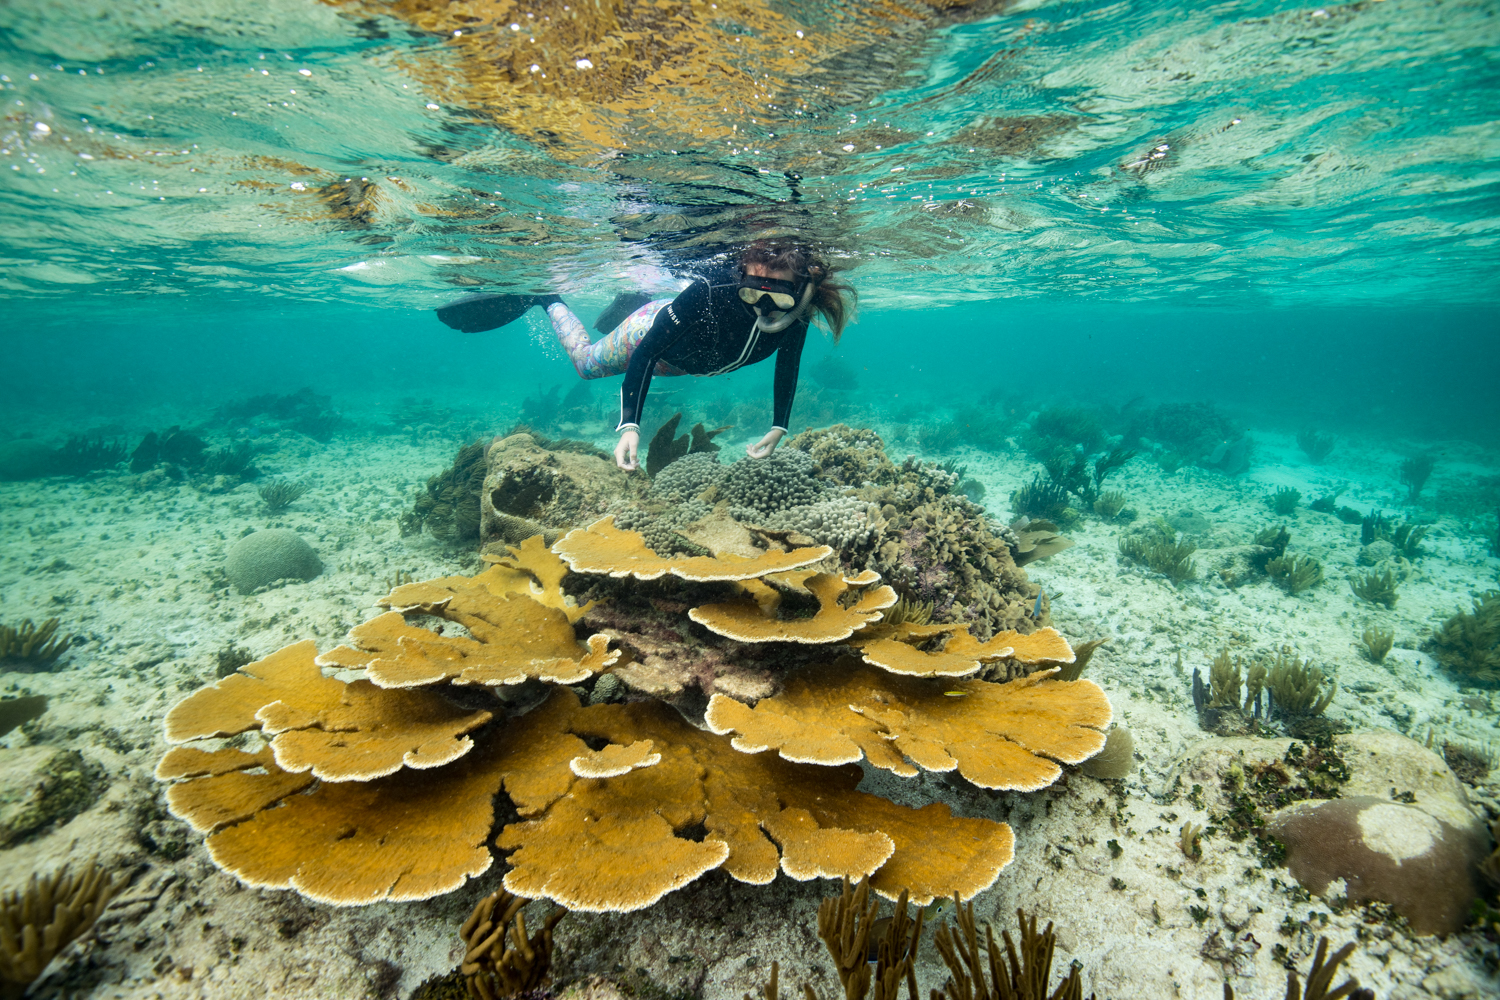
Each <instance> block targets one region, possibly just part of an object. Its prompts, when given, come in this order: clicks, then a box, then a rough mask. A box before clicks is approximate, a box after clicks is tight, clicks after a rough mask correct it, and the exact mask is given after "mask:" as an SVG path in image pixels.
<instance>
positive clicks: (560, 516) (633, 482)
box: [479, 433, 650, 553]
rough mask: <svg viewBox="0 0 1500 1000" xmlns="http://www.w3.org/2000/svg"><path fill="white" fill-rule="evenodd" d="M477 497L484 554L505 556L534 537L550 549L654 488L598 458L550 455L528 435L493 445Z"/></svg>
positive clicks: (568, 452)
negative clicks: (573, 531)
mask: <svg viewBox="0 0 1500 1000" xmlns="http://www.w3.org/2000/svg"><path fill="white" fill-rule="evenodd" d="M485 462H486V463H487V467H488V472H487V473H486V475H485V479H484V489H483V491H482V492H481V493H480V497H479V540H480V545H481V550H482V551H485V552H497V553H502V552H504V551H505V547H506V546H507V545H516V544H519V543H520V542H522V541H523V540H525V539H527V538H530V537H531V536H532V535H541V536H542V537H543V539H544V540H545V541H546V542H547V544H549V545H550V544H551V543H552V542H554V541H556V540H557V539H558V538H560V537H561V536H562V535H564V534H567V532H568V531H570V530H571V529H573V528H575V527H578V526H579V525H584V524H589V523H591V522H593V521H596V520H598V519H599V517H600V516H602V515H603V514H605V513H608V512H609V510H610V509H611V506H612V505H615V504H618V503H619V502H620V501H622V500H629V499H632V498H634V497H638V496H640V495H641V494H643V493H645V491H646V490H647V488H648V487H649V486H650V482H649V481H648V480H647V479H646V477H644V476H632V475H630V474H629V473H627V472H625V471H623V470H621V469H619V468H616V467H615V464H614V463H613V462H611V461H609V460H607V459H603V458H600V457H598V456H597V455H588V454H582V453H579V452H576V451H548V450H546V449H544V448H542V447H540V446H538V445H537V442H536V439H535V438H533V437H532V436H531V435H530V434H525V433H520V434H512V435H511V436H510V437H506V438H501V439H499V440H497V441H495V442H494V443H493V444H491V445H490V447H489V450H488V451H487V452H486V453H485Z"/></svg>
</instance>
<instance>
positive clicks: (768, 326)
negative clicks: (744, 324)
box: [755, 281, 818, 333]
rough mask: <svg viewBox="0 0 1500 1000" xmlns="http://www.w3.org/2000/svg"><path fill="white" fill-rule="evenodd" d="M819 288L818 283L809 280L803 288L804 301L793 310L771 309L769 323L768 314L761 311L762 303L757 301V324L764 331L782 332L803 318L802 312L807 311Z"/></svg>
mask: <svg viewBox="0 0 1500 1000" xmlns="http://www.w3.org/2000/svg"><path fill="white" fill-rule="evenodd" d="M817 290H818V288H817V285H815V284H814V283H813V282H811V281H809V282H808V283H807V285H806V287H804V288H803V289H802V301H800V302H798V303H797V307H796V308H795V309H793V310H792V311H791V312H779V311H777V310H774V309H773V310H771V312H770V314H769V315H770V316H771V317H773V318H772V319H771V321H770V322H769V323H768V322H766V316H767V314H766V313H763V312H761V311H760V304H759V303H757V304H756V306H755V315H756V317H757V319H756V320H755V325H756V326H758V327H760V329H761V332H763V333H780V332H781V331H782V330H785V329H786V328H787V327H789V326H791V325H792V324H793V323H795V322H797V321H798V320H799V319H801V318H802V314H803V313H805V312H807V306H808V304H809V303H810V302H812V297H813V293H814V292H816V291H817Z"/></svg>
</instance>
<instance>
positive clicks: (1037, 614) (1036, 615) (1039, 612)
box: [1031, 590, 1044, 618]
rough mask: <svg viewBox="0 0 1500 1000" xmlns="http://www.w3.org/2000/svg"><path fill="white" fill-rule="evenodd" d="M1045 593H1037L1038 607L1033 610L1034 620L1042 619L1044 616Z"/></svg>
mask: <svg viewBox="0 0 1500 1000" xmlns="http://www.w3.org/2000/svg"><path fill="white" fill-rule="evenodd" d="M1043 593H1044V591H1040V590H1038V591H1037V592H1036V607H1034V608H1032V609H1031V617H1033V618H1040V617H1041V615H1042V594H1043Z"/></svg>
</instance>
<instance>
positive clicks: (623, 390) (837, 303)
mask: <svg viewBox="0 0 1500 1000" xmlns="http://www.w3.org/2000/svg"><path fill="white" fill-rule="evenodd" d="M834 270H835V269H834V268H832V267H830V266H829V265H828V264H827V262H826V261H824V260H823V259H822V257H821V256H819V254H818V253H817V252H816V251H814V250H813V249H812V248H811V247H808V246H806V245H804V244H799V243H790V242H773V241H757V242H754V243H751V244H750V245H749V246H747V247H745V249H744V250H743V251H741V253H740V258H739V261H738V262H737V263H736V264H732V265H722V266H719V267H716V268H713V269H710V270H707V271H705V272H702V273H699V274H695V275H694V276H693V280H692V283H691V284H689V285H688V287H687V288H685V289H683V290H682V291H681V292H680V293H678V295H677V297H676V298H674V299H656V300H653V301H649V302H645V303H644V304H640V298H641V297H640V296H634V297H631V298H627V297H626V296H621V297H620V298H619V299H616V300H615V306H613V307H611V308H610V309H608V310H606V311H605V315H604V316H602V317H600V319H601V323H600V324H598V325H600V326H603V325H604V323H603V322H602V321H604V320H606V319H608V318H611V315H612V314H613V315H615V316H617V315H618V314H619V311H620V309H619V307H620V306H621V300H622V299H626V300H627V301H628V304H629V306H632V307H634V308H633V311H630V312H629V315H627V316H625V318H624V320H623V321H622V322H620V323H619V325H618V326H616V327H614V329H613V330H611V331H610V332H609V333H608V334H606V335H605V337H604V339H603V340H600V341H598V342H597V343H590V342H589V334H588V331H587V330H585V329H584V326H583V323H581V322H580V321H579V319H578V317H577V316H575V315H573V311H572V310H571V309H569V308H568V307H567V306H566V305H564V304H563V302H562V300H561V299H559V298H558V297H557V296H555V295H544V296H528V295H475V296H469V297H467V298H464V299H459V300H458V301H456V302H452V303H450V304H448V305H446V306H443V307H442V308H441V309H439V310H438V317H439V318H440V319H442V321H443V322H444V323H447V324H448V325H449V326H451V327H454V328H455V329H459V330H465V331H469V332H475V331H479V330H492V329H494V328H495V327H497V326H504V325H505V324H506V323H509V322H511V321H513V320H515V319H517V318H519V317H520V315H521V314H522V313H524V312H525V311H526V310H527V309H529V308H530V307H531V306H533V305H541V306H545V307H546V309H547V317H548V318H549V319H550V320H551V321H552V328H553V329H554V330H555V331H556V332H557V342H558V343H559V344H561V345H562V347H563V349H564V350H565V351H567V352H568V357H569V358H570V359H572V362H573V367H574V368H576V369H577V370H578V374H579V376H580V377H581V378H606V377H608V376H611V375H620V374H623V375H624V376H625V381H624V382H623V383H622V384H621V386H620V423H619V426H617V427H616V428H615V430H616V431H617V432H618V433H619V435H620V441H619V443H618V444H617V445H615V464H616V465H618V466H619V467H620V468H622V469H626V470H633V469H636V468H637V467H638V466H639V462H638V460H637V452H638V451H639V449H640V442H641V424H640V420H641V412H642V409H643V407H644V406H645V402H646V393H647V391H648V390H649V389H650V388H651V377H652V376H653V375H700V376H707V375H722V374H724V373H725V372H732V371H734V370H735V369H737V368H743V367H744V366H745V365H752V364H755V363H756V362H758V361H764V360H765V359H766V358H769V357H770V356H771V355H772V354H775V355H776V380H775V392H774V401H773V411H772V420H771V429H770V431H768V432H767V433H766V435H765V436H764V437H762V438H761V439H760V440H759V441H757V442H755V443H754V444H751V445H749V446H747V447H746V448H745V454H747V455H749V456H750V457H751V458H765V457H767V456H768V455H770V454H771V453H772V452H774V451H775V450H776V446H777V445H778V444H780V443H781V439H782V437H784V436H785V435H786V433H787V427H788V426H789V424H790V421H791V415H792V400H793V398H794V397H795V396H796V393H797V371H798V367H799V366H800V364H801V361H802V344H803V341H804V340H805V339H806V336H807V327H808V323H809V322H810V321H811V319H812V318H813V316H814V315H820V316H822V318H823V321H824V322H825V323H826V324H827V325H828V328H829V330H830V331H831V332H832V333H833V339H834V342H835V343H837V342H838V339H839V337H840V336H841V335H842V334H843V332H844V326H845V324H846V323H847V322H848V320H849V318H850V315H851V313H852V305H853V299H854V290H853V289H852V288H850V287H849V286H848V285H845V284H843V283H842V282H840V281H838V280H837V279H835V278H834V276H833V275H834Z"/></svg>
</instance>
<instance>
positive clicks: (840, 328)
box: [740, 240, 859, 344]
mask: <svg viewBox="0 0 1500 1000" xmlns="http://www.w3.org/2000/svg"><path fill="white" fill-rule="evenodd" d="M746 264H760V265H762V266H763V267H765V268H767V269H769V270H772V271H790V272H792V274H793V276H794V277H795V280H796V281H797V282H798V283H799V284H800V283H802V282H805V281H811V282H814V283H815V284H816V285H817V291H816V292H814V293H813V300H812V303H811V307H812V308H813V309H814V310H816V311H817V313H818V314H819V315H820V316H822V317H823V322H825V323H827V324H828V329H829V332H831V333H832V334H833V342H834V343H835V344H837V343H838V342H839V338H840V337H842V336H843V335H844V327H845V326H846V325H847V324H848V323H849V322H850V321H851V320H853V319H854V311H855V306H856V304H857V302H858V298H859V296H858V293H856V292H855V291H854V289H853V287H852V286H850V285H847V284H845V283H844V282H842V281H840V280H838V279H837V278H835V277H834V275H835V274H836V273H837V272H838V271H839V270H840V268H837V267H834V266H833V265H831V264H829V263H828V262H827V261H826V260H825V259H824V258H823V256H822V255H821V254H819V253H818V252H817V251H816V250H814V249H813V248H812V247H810V246H808V245H807V244H805V243H796V242H792V241H789V240H788V241H782V240H756V241H755V242H754V243H751V244H750V245H749V246H747V247H745V249H744V250H743V251H741V252H740V265H741V266H744V265H746Z"/></svg>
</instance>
